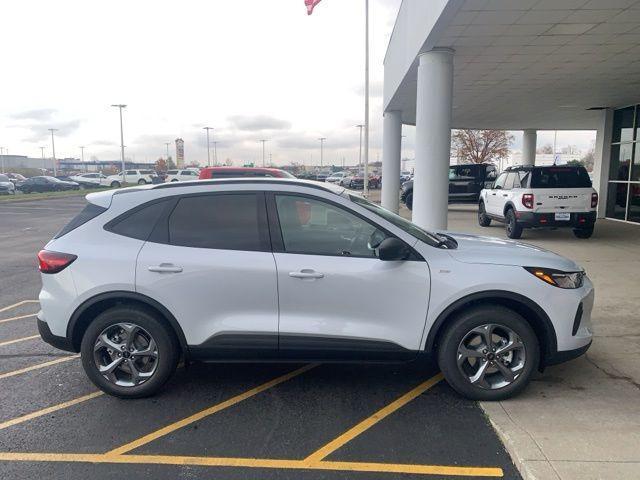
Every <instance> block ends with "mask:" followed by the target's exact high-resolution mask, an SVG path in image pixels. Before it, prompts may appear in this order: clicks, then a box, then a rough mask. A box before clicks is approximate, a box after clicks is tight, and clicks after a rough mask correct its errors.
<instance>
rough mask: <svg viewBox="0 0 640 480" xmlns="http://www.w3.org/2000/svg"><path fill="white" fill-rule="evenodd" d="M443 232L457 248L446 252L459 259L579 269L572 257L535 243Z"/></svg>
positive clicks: (483, 262)
mask: <svg viewBox="0 0 640 480" xmlns="http://www.w3.org/2000/svg"><path fill="white" fill-rule="evenodd" d="M446 234H447V235H449V236H451V237H453V238H454V239H455V240H456V242H458V248H457V249H455V250H449V251H448V253H449V255H451V257H453V259H454V260H457V261H458V262H463V263H480V264H491V265H515V266H521V267H543V268H553V269H556V270H562V271H564V272H575V271H580V270H582V268H581V267H580V265H578V264H577V263H575V262H574V261H573V260H569V259H568V258H565V257H563V256H561V255H558V254H557V253H553V252H551V251H549V250H545V249H544V248H540V247H536V246H535V245H529V244H527V243H521V242H515V241H513V240H503V239H501V238H493V237H481V236H477V235H468V234H465V233H450V232H446Z"/></svg>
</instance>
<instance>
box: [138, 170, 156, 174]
mask: <svg viewBox="0 0 640 480" xmlns="http://www.w3.org/2000/svg"><path fill="white" fill-rule="evenodd" d="M155 173H156V172H154V171H153V170H140V174H141V175H153V174H155Z"/></svg>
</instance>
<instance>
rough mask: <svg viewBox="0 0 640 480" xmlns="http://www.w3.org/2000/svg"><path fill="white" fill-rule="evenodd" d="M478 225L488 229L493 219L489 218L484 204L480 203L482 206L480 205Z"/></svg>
mask: <svg viewBox="0 0 640 480" xmlns="http://www.w3.org/2000/svg"><path fill="white" fill-rule="evenodd" d="M478 224H479V225H480V226H481V227H488V226H489V225H491V219H490V218H489V217H488V216H487V211H486V210H485V208H484V202H480V205H478Z"/></svg>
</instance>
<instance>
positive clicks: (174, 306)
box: [136, 192, 278, 359]
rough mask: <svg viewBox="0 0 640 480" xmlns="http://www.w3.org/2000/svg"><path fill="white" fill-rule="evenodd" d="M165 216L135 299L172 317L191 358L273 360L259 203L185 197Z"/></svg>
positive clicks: (271, 276) (245, 196) (271, 277)
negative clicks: (145, 298) (159, 306)
mask: <svg viewBox="0 0 640 480" xmlns="http://www.w3.org/2000/svg"><path fill="white" fill-rule="evenodd" d="M165 216H166V217H167V218H162V219H161V220H160V223H159V225H158V226H156V228H155V230H154V233H153V234H152V237H151V238H150V240H149V241H147V242H146V243H145V244H144V247H143V248H142V250H141V251H140V254H139V256H138V262H137V268H136V289H137V291H138V292H140V293H142V294H145V295H148V296H150V297H152V298H154V299H155V300H157V301H158V302H159V303H161V304H162V305H164V306H165V307H166V308H168V309H169V311H170V312H171V313H172V314H173V315H174V316H175V317H176V319H177V321H178V322H179V324H180V326H181V327H182V329H183V331H184V334H185V337H186V340H187V343H188V344H189V346H190V350H191V353H192V354H193V355H194V356H196V357H206V358H208V359H211V358H225V359H230V358H239V359H251V358H264V357H270V356H271V357H275V356H276V354H277V344H278V337H277V332H278V287H277V278H276V266H275V261H274V258H273V254H272V252H271V248H270V245H269V240H268V238H269V237H268V235H269V233H268V230H267V223H266V211H265V205H264V195H263V194H262V193H245V192H243V193H231V192H227V193H222V192H220V193H215V194H205V195H196V196H193V195H191V196H184V197H182V198H180V199H179V200H178V201H177V204H176V205H175V208H173V209H172V212H171V213H170V215H167V214H165ZM163 236H164V238H163ZM156 237H157V238H156Z"/></svg>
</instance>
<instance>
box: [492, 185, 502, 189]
mask: <svg viewBox="0 0 640 480" xmlns="http://www.w3.org/2000/svg"><path fill="white" fill-rule="evenodd" d="M491 188H493V189H494V190H502V187H501V186H500V185H492V186H491Z"/></svg>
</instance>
